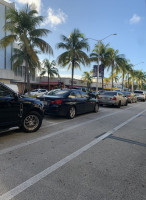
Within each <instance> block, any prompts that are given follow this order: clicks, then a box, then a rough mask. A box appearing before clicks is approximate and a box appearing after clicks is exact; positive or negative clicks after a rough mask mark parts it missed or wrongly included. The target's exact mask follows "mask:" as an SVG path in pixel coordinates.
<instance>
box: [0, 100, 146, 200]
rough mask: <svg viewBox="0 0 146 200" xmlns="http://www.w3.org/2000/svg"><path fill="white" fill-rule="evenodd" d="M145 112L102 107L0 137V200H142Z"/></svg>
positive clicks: (136, 107)
mask: <svg viewBox="0 0 146 200" xmlns="http://www.w3.org/2000/svg"><path fill="white" fill-rule="evenodd" d="M145 109H146V104H145V103H138V104H131V105H130V106H129V107H123V108H122V109H117V108H107V107H104V108H101V112H99V113H97V114H94V113H93V114H88V115H81V116H78V117H77V118H75V119H74V120H69V121H67V122H66V119H63V120H62V119H61V121H60V119H59V120H58V122H56V123H58V124H57V125H54V126H49V129H48V125H49V124H47V121H45V122H44V125H43V127H42V129H41V130H40V132H39V133H35V134H24V133H20V135H18V133H15V132H12V133H11V134H10V135H9V134H7V135H5V134H4V135H2V137H1V151H0V152H1V155H0V163H1V165H0V173H1V176H0V181H1V184H0V194H1V195H2V196H1V198H0V199H1V200H4V199H6V200H8V199H19V200H20V199H21V200H23V199H37V200H38V199H40V200H46V199H53V200H54V199H55V200H56V199H57V200H58V199H61V200H66V199H77V200H78V199H127V200H129V199H136V200H137V199H142V200H143V199H145V198H146V196H145V195H146V193H145V177H144V170H145V166H146V165H145V164H146V163H145V162H146V160H145V159H144V158H145V157H146V156H145V144H146V139H145V132H146V131H145V129H146V125H145V117H146V111H145ZM53 123H55V122H54V121H53ZM119 125H120V126H119ZM45 126H46V127H45ZM40 133H41V136H40ZM54 133H57V134H54ZM107 133H109V137H107V135H105V134H107ZM110 134H112V135H110ZM49 135H51V136H49ZM13 136H14V138H13ZM25 136H26V138H25ZM29 136H30V139H29V140H28V138H29ZM104 136H105V138H104ZM42 137H44V138H42ZM101 137H103V138H104V140H102V139H103V138H101ZM38 139H39V140H38ZM97 140H99V141H97ZM28 141H29V142H30V143H29V144H27V142H28ZM11 142H12V143H11ZM18 144H21V146H18ZM22 144H23V145H22ZM14 147H15V148H14ZM12 148H14V149H12ZM44 170H45V171H44ZM51 170H52V171H51ZM12 180H13V181H12ZM136 188H137V189H136Z"/></svg>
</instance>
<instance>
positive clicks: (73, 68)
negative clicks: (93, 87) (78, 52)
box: [71, 60, 74, 88]
mask: <svg viewBox="0 0 146 200" xmlns="http://www.w3.org/2000/svg"><path fill="white" fill-rule="evenodd" d="M73 80H74V60H73V61H72V78H71V87H72V88H73Z"/></svg>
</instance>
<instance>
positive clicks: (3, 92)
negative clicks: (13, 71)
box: [0, 85, 14, 97]
mask: <svg viewBox="0 0 146 200" xmlns="http://www.w3.org/2000/svg"><path fill="white" fill-rule="evenodd" d="M13 96H14V93H13V92H12V91H11V90H9V89H8V88H5V87H3V86H2V85H0V97H13Z"/></svg>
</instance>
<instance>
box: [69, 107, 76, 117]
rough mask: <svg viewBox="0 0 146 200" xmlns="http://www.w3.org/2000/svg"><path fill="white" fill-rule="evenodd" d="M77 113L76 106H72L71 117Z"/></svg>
mask: <svg viewBox="0 0 146 200" xmlns="http://www.w3.org/2000/svg"><path fill="white" fill-rule="evenodd" d="M75 114H76V111H75V108H74V107H71V108H70V117H71V118H74V116H75Z"/></svg>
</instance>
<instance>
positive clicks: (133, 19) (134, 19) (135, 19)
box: [129, 14, 141, 24]
mask: <svg viewBox="0 0 146 200" xmlns="http://www.w3.org/2000/svg"><path fill="white" fill-rule="evenodd" d="M140 21H141V17H140V16H138V15H137V14H134V15H133V16H132V17H131V19H130V20H129V23H130V24H137V23H139V22H140Z"/></svg>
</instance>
